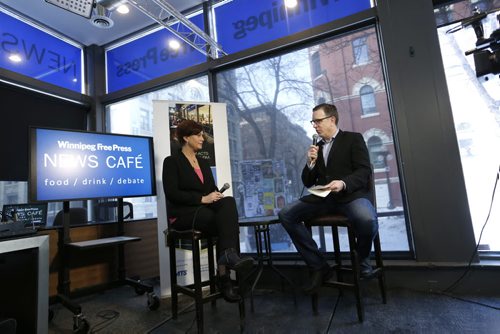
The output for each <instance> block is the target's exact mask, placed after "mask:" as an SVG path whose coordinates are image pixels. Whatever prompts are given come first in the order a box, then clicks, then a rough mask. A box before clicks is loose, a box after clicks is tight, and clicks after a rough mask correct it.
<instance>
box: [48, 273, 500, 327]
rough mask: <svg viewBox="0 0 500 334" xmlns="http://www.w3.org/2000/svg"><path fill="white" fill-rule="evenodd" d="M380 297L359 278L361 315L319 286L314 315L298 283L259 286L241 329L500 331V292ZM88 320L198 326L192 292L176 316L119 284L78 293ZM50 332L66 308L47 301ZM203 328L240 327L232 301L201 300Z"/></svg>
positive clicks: (348, 297) (64, 320) (348, 300)
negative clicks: (385, 299)
mask: <svg viewBox="0 0 500 334" xmlns="http://www.w3.org/2000/svg"><path fill="white" fill-rule="evenodd" d="M387 292H388V302H387V304H385V305H384V304H382V302H381V298H380V293H379V290H378V286H377V284H376V282H373V281H368V282H365V283H364V284H363V295H364V305H365V321H364V322H363V323H359V322H358V321H357V315H356V307H355V300H354V296H353V295H352V294H351V293H349V292H348V291H346V292H345V293H344V294H343V295H342V296H340V297H339V294H338V291H337V290H334V289H328V288H323V289H322V290H321V292H320V294H321V296H320V301H319V314H318V315H314V314H313V312H312V309H311V301H310V297H309V296H306V295H304V294H302V293H300V291H299V290H297V293H296V297H297V304H296V305H295V304H294V298H293V293H292V290H291V289H290V288H285V290H283V291H282V290H281V289H279V288H278V289H267V288H265V287H264V288H262V287H258V289H257V290H255V296H254V312H253V313H252V312H251V309H250V301H249V299H248V298H247V299H246V319H245V322H244V325H245V328H244V331H243V332H244V333H259V334H265V333H271V334H277V333H425V334H429V333H440V334H443V333H500V311H499V309H500V292H499V293H498V295H496V296H492V295H491V294H490V295H488V296H486V295H470V294H467V293H465V294H461V295H460V296H456V297H458V298H460V299H457V298H452V297H449V296H445V295H440V294H436V293H432V292H429V291H416V290H410V289H406V288H395V287H392V288H391V287H390V286H389V287H388V291H387ZM77 301H78V302H79V303H80V304H81V306H82V309H83V315H84V316H85V318H86V319H87V320H88V322H89V324H90V333H153V334H161V333H169V334H170V333H172V334H177V333H196V321H195V313H194V307H193V306H192V305H191V300H190V299H187V298H182V299H181V304H180V306H179V310H180V311H181V312H182V313H181V314H180V315H179V317H178V318H177V319H176V320H173V319H171V312H170V300H169V299H164V300H162V301H161V304H160V307H159V309H158V310H155V311H150V310H149V309H148V308H147V306H146V296H138V295H136V294H135V293H134V291H133V289H132V288H130V287H126V286H123V287H118V288H115V289H111V290H107V291H105V292H102V293H99V294H93V295H90V296H87V297H83V298H80V299H78V300H77ZM52 310H53V311H54V318H53V320H52V321H51V323H50V324H49V333H71V332H72V326H73V320H72V314H71V313H70V312H69V311H68V310H66V309H65V308H64V307H62V306H61V305H53V306H52ZM204 312H205V333H239V332H240V327H239V325H240V322H239V313H238V306H237V304H229V303H226V302H224V301H223V300H219V301H218V302H217V306H216V307H215V308H212V306H211V305H210V304H206V305H205V307H204Z"/></svg>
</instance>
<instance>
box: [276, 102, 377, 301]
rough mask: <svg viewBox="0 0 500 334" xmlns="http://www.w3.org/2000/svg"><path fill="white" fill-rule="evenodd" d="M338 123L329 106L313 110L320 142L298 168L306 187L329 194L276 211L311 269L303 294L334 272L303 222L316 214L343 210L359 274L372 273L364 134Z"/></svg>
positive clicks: (372, 216) (373, 226) (373, 227)
mask: <svg viewBox="0 0 500 334" xmlns="http://www.w3.org/2000/svg"><path fill="white" fill-rule="evenodd" d="M338 121H339V114H338V111H337V108H336V107H335V106H334V105H333V104H326V103H323V104H320V105H318V106H316V107H314V108H313V112H312V120H311V124H312V125H313V127H314V129H315V130H316V133H317V135H318V137H319V141H318V142H313V145H311V146H310V147H309V150H308V151H307V164H306V166H304V169H303V170H302V182H303V183H304V186H305V187H307V188H309V187H312V186H314V185H321V186H323V188H325V189H327V190H330V193H329V194H328V195H327V196H326V197H320V196H316V195H312V194H311V195H306V196H304V197H302V198H300V199H299V200H297V201H295V202H293V203H291V204H289V205H287V206H285V207H284V208H283V209H282V210H281V211H280V212H279V219H280V221H281V224H282V225H283V227H284V228H285V230H286V231H287V232H288V234H289V235H290V237H291V239H292V241H293V243H294V245H295V247H296V248H297V251H298V252H299V253H300V255H301V256H302V258H303V259H304V261H305V262H306V264H307V266H308V267H309V269H310V270H311V281H310V284H308V285H307V286H306V287H305V288H304V290H305V291H306V292H307V293H314V292H316V291H317V290H318V289H319V287H321V285H322V283H323V282H324V281H327V280H328V279H330V278H331V277H332V276H333V270H332V268H331V267H330V266H329V265H328V263H327V262H326V259H325V257H324V255H323V254H322V253H321V252H320V251H319V248H318V245H317V244H316V242H315V241H314V239H313V238H312V236H311V234H310V233H309V231H308V230H307V228H306V227H305V226H304V224H303V221H306V220H308V219H311V218H313V217H315V216H318V215H323V214H328V213H342V214H344V215H346V216H347V217H348V218H349V220H351V221H352V222H353V223H354V229H355V231H356V238H357V246H358V249H357V250H358V254H359V258H360V266H361V270H360V274H361V277H363V278H370V277H371V276H372V275H373V271H372V267H371V265H370V251H371V245H372V241H373V238H374V237H375V236H376V234H377V232H378V221H377V212H376V210H375V208H374V207H373V205H372V203H371V202H370V196H371V194H370V189H369V178H370V175H371V164H370V157H369V154H368V149H367V147H366V144H365V141H364V139H363V136H362V135H361V134H360V133H356V132H349V131H342V130H340V129H339V128H338Z"/></svg>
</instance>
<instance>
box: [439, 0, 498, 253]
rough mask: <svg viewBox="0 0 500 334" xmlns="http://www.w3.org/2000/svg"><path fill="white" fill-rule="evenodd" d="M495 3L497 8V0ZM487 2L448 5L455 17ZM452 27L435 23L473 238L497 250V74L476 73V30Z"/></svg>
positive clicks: (490, 19)
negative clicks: (494, 196)
mask: <svg viewBox="0 0 500 334" xmlns="http://www.w3.org/2000/svg"><path fill="white" fill-rule="evenodd" d="M495 2H496V5H497V7H498V1H495ZM488 3H489V4H488V6H489V7H490V6H492V4H491V2H488ZM486 4H487V2H485V1H473V2H472V3H469V2H468V1H462V2H459V3H455V4H454V5H453V6H452V7H451V6H450V7H448V8H449V9H450V10H451V9H454V11H453V12H450V13H449V16H451V17H454V18H455V19H457V18H459V19H460V18H466V17H469V16H471V15H472V10H473V8H474V6H475V5H481V6H483V7H484V6H485V5H486ZM483 7H481V8H483ZM483 9H489V8H488V7H484V8H483ZM440 12H441V11H439V10H437V11H436V14H437V15H438V16H437V19H438V22H440V21H441V19H442V17H441V16H439V13H440ZM497 14H498V12H496V13H491V14H489V15H488V16H487V17H486V18H485V19H484V20H483V25H484V35H485V37H489V36H490V34H491V33H492V32H493V31H494V30H496V29H498V28H499V24H498V21H497V17H496V15H497ZM455 26H460V22H458V23H455V24H453V25H447V26H443V27H441V28H439V29H438V34H439V42H440V47H441V53H442V57H443V64H444V68H445V73H446V81H447V84H448V93H449V95H450V102H451V107H452V112H453V120H454V123H455V130H456V135H457V141H458V146H459V149H460V157H461V161H462V170H463V174H464V179H465V185H466V191H467V198H468V201H469V210H470V213H471V218H472V223H473V227H474V234H475V237H476V242H479V237H480V235H481V232H482V238H481V240H480V242H479V250H482V251H500V237H499V235H500V225H499V224H498V221H499V220H500V202H499V200H498V189H496V191H497V196H496V199H495V202H493V203H492V202H491V201H492V193H493V191H494V189H495V188H494V186H495V184H496V183H495V182H496V178H497V176H498V175H497V173H498V170H499V164H500V156H499V154H498V153H497V152H498V147H500V79H499V78H498V74H494V73H488V74H487V75H484V76H480V77H476V70H478V69H477V68H476V66H475V63H474V56H473V55H472V54H471V55H469V56H466V55H465V52H466V51H468V50H471V49H474V48H475V47H476V40H477V37H476V35H475V33H474V29H473V28H472V27H469V28H465V29H461V30H458V31H456V32H454V33H447V31H449V30H450V29H451V28H454V27H455ZM486 50H488V49H486ZM497 59H498V58H497ZM488 62H489V60H488ZM495 62H496V64H497V66H498V60H496V61H492V64H493V63H495ZM490 69H491V70H494V67H493V66H491V68H490ZM486 72H489V71H486ZM490 205H492V210H491V215H490V216H489V221H488V224H487V225H486V227H485V228H484V230H483V226H484V224H485V222H486V218H487V217H488V215H489V210H490Z"/></svg>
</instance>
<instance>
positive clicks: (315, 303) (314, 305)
mask: <svg viewBox="0 0 500 334" xmlns="http://www.w3.org/2000/svg"><path fill="white" fill-rule="evenodd" d="M311 305H312V309H313V314H314V315H318V294H317V293H313V294H312V295H311Z"/></svg>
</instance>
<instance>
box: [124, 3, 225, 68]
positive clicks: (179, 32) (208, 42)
mask: <svg viewBox="0 0 500 334" xmlns="http://www.w3.org/2000/svg"><path fill="white" fill-rule="evenodd" d="M128 2H129V3H130V4H132V5H133V6H134V7H136V8H137V9H138V10H140V11H141V12H143V13H144V14H146V15H147V16H149V17H150V18H152V19H153V20H155V21H156V22H158V23H159V24H160V25H162V26H163V27H164V28H166V29H167V30H169V31H170V32H172V33H173V34H174V35H176V36H177V37H178V38H180V39H182V40H183V41H184V42H186V43H187V44H189V45H191V46H192V47H193V48H195V49H196V50H198V51H199V52H201V53H202V54H204V55H206V56H207V57H211V58H212V59H216V58H218V57H219V56H222V55H226V53H225V52H224V50H222V47H221V46H220V45H219V44H218V43H217V42H216V41H215V40H214V39H213V38H212V37H210V36H209V35H208V34H206V33H205V32H204V31H203V30H201V29H200V28H198V26H196V25H195V24H193V23H192V22H191V21H190V20H189V19H188V18H186V17H185V16H184V15H183V14H182V13H180V12H179V11H178V10H177V9H175V8H174V7H173V6H172V5H171V4H170V3H168V2H167V1H166V0H128ZM172 19H175V20H176V21H175V22H174V23H172Z"/></svg>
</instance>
